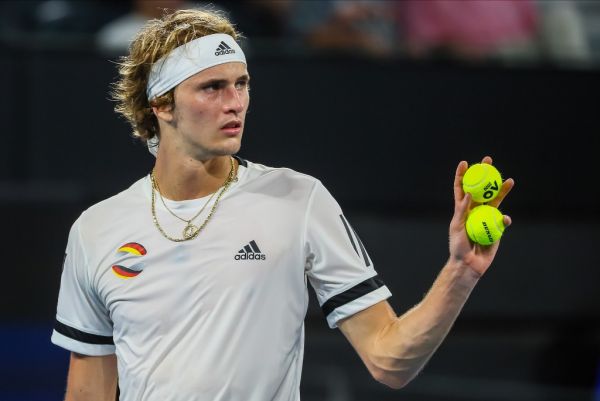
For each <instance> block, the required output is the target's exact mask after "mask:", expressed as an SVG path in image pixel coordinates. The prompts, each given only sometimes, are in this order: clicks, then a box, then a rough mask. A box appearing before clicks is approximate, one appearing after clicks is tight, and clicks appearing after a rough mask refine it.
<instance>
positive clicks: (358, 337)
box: [338, 301, 397, 379]
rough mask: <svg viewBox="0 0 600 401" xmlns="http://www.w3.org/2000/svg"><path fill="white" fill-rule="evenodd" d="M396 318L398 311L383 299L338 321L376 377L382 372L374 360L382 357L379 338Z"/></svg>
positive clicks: (342, 330)
mask: <svg viewBox="0 0 600 401" xmlns="http://www.w3.org/2000/svg"><path fill="white" fill-rule="evenodd" d="M396 320H397V316H396V313H395V312H394V310H393V309H392V307H391V306H390V304H389V303H388V302H387V301H381V302H378V303H376V304H375V305H373V306H371V307H369V308H367V309H364V310H362V311H360V312H358V313H356V314H354V315H352V316H350V317H348V318H346V319H343V320H341V321H340V322H339V323H338V327H339V329H340V331H341V332H342V333H343V334H344V336H345V337H346V339H347V340H348V341H349V342H350V344H351V345H352V347H353V348H354V350H355V351H356V352H357V353H358V355H359V356H360V359H362V361H363V362H364V364H365V365H366V367H367V369H368V370H369V372H371V374H372V375H373V377H375V378H376V379H378V378H379V377H380V374H381V372H379V368H378V367H377V364H376V363H375V362H376V361H375V360H374V358H375V357H376V356H377V357H378V358H379V357H381V356H380V355H378V352H377V349H376V342H377V338H378V337H379V336H380V335H381V333H383V332H384V330H385V328H386V327H388V326H389V325H391V324H392V323H393V322H395V321H396Z"/></svg>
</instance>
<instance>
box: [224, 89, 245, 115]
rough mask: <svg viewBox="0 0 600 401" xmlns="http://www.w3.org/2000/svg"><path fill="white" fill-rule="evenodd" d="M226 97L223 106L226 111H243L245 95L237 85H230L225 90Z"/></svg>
mask: <svg viewBox="0 0 600 401" xmlns="http://www.w3.org/2000/svg"><path fill="white" fill-rule="evenodd" d="M224 95H225V99H224V102H223V106H224V108H225V112H226V113H230V112H234V113H236V114H237V113H241V112H242V111H243V110H244V107H245V106H244V95H243V93H242V92H241V91H239V90H238V89H237V88H236V87H235V86H230V87H228V88H227V89H226V90H225V94H224Z"/></svg>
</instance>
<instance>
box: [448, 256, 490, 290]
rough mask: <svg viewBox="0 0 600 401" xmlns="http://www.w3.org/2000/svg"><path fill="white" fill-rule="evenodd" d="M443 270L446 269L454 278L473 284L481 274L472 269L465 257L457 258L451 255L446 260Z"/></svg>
mask: <svg viewBox="0 0 600 401" xmlns="http://www.w3.org/2000/svg"><path fill="white" fill-rule="evenodd" d="M444 270H448V271H449V272H450V274H451V277H453V278H454V280H456V281H459V282H462V283H464V284H467V285H468V284H472V285H473V286H475V284H477V282H478V281H479V279H480V278H481V276H482V274H481V273H479V272H478V271H476V270H475V269H473V268H472V267H471V266H470V264H469V263H468V261H466V260H465V259H457V258H453V257H452V256H451V257H450V258H449V259H448V261H447V262H446V265H445V266H444Z"/></svg>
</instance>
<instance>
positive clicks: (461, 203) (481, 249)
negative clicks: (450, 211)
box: [449, 156, 515, 275]
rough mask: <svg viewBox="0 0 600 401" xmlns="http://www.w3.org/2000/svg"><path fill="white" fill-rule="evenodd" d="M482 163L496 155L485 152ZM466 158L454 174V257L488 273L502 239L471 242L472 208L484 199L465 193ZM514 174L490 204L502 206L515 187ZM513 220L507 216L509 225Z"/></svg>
mask: <svg viewBox="0 0 600 401" xmlns="http://www.w3.org/2000/svg"><path fill="white" fill-rule="evenodd" d="M481 162H482V163H488V164H492V158H491V157H490V156H485V157H484V158H483V160H482V161H481ZM468 167H469V166H468V164H467V162H466V161H461V162H460V163H459V164H458V167H457V168H456V175H455V176H454V216H453V217H452V221H451V222H450V230H449V235H450V259H451V260H453V261H456V262H459V263H460V264H462V265H464V266H466V267H468V268H470V269H472V270H473V271H474V272H476V273H477V274H479V275H482V274H484V273H485V272H486V271H487V269H488V268H489V267H490V265H491V264H492V261H493V260H494V257H495V256H496V252H497V250H498V246H499V243H500V241H497V242H495V243H494V244H492V245H487V246H484V245H479V244H475V243H473V242H471V240H469V237H468V236H467V232H466V229H465V222H466V220H467V216H468V214H469V211H470V210H471V209H473V208H474V207H476V206H478V205H480V203H477V202H474V201H473V200H472V199H471V195H470V194H465V192H464V191H463V188H462V178H463V176H464V175H465V172H466V171H467V169H468ZM514 185H515V182H514V180H513V179H512V178H509V179H507V180H505V181H504V182H503V183H502V186H501V187H500V192H499V193H498V196H496V198H494V199H493V200H492V201H491V202H488V203H487V204H488V205H490V206H494V207H499V206H500V204H501V203H502V201H503V200H504V198H506V195H508V193H509V192H510V191H511V189H512V188H513V187H514ZM511 223H512V220H511V218H510V217H509V216H506V215H505V216H504V225H505V226H506V227H508V226H509V225H510V224H511Z"/></svg>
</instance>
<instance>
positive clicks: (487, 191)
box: [462, 163, 502, 203]
mask: <svg viewBox="0 0 600 401" xmlns="http://www.w3.org/2000/svg"><path fill="white" fill-rule="evenodd" d="M501 186H502V176H501V175H500V172H499V171H498V170H496V168H495V167H494V166H492V165H491V164H487V163H478V164H473V165H472V166H471V167H469V169H468V170H467V172H466V173H465V175H464V176H463V180H462V187H463V191H465V192H467V193H470V194H471V196H472V198H473V200H474V201H475V202H479V203H484V202H489V201H491V200H492V199H494V198H495V197H496V196H497V195H498V192H499V191H500V187H501Z"/></svg>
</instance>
